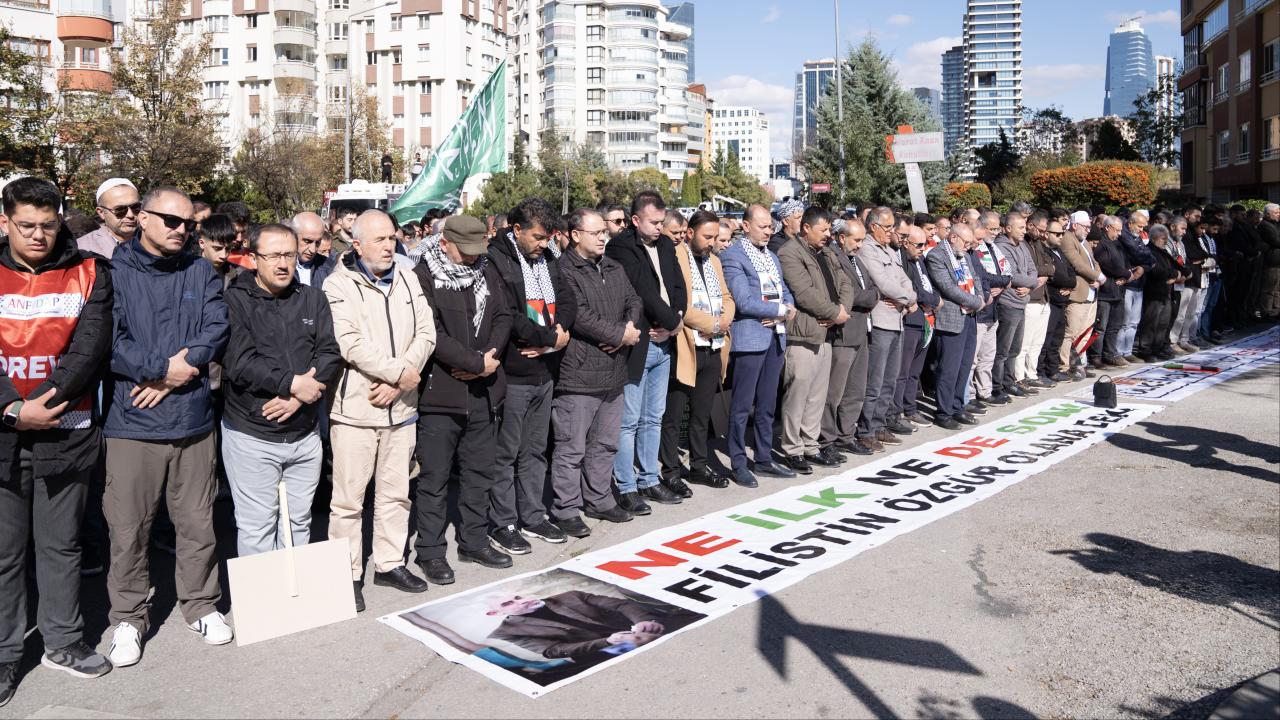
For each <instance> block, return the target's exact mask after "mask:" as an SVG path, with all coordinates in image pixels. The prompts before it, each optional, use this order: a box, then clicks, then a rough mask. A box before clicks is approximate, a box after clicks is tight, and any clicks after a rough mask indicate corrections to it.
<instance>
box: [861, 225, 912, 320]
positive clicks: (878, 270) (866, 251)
mask: <svg viewBox="0 0 1280 720" xmlns="http://www.w3.org/2000/svg"><path fill="white" fill-rule="evenodd" d="M858 259H859V260H861V261H862V268H863V269H864V270H866V271H867V275H868V276H870V278H871V282H873V283H875V286H876V289H877V290H879V291H880V297H881V298H883V299H885V300H892V301H894V302H895V303H898V304H899V305H902V306H903V307H900V308H891V307H889V306H888V305H885V304H884V303H880V304H878V305H876V307H875V309H874V310H872V311H871V324H872V326H873V327H878V328H880V329H882V330H901V329H902V316H903V315H906V314H907V306H909V305H911V304H912V303H914V302H915V301H916V291H915V288H913V287H912V286H911V280H910V279H908V278H907V274H906V273H905V272H903V271H902V256H901V255H899V254H898V251H897V250H895V249H893V248H891V247H882V246H881V245H880V244H879V243H877V242H875V241H874V240H870V239H868V240H867V241H866V242H864V243H862V247H861V248H858Z"/></svg>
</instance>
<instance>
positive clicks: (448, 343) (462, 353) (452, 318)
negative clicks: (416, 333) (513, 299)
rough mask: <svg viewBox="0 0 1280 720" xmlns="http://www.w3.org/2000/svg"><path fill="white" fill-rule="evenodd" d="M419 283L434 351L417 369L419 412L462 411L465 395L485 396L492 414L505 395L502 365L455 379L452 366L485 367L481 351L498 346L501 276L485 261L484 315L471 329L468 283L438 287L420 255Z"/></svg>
mask: <svg viewBox="0 0 1280 720" xmlns="http://www.w3.org/2000/svg"><path fill="white" fill-rule="evenodd" d="M413 272H414V274H416V275H417V276H418V282H420V283H421V284H422V294H423V295H426V297H427V304H429V305H430V306H431V311H432V313H433V314H434V315H435V322H436V350H435V352H434V353H432V354H431V359H430V360H428V361H427V366H426V367H425V368H424V369H423V371H422V393H421V395H419V396H418V411H419V412H424V413H446V414H455V415H456V414H465V413H466V412H467V408H468V400H469V398H470V396H477V397H484V396H486V395H487V396H488V398H489V408H490V409H491V410H492V411H493V412H494V413H497V412H498V409H499V408H501V407H502V403H503V401H504V400H506V397H507V381H506V374H505V373H504V372H503V368H502V365H501V364H499V365H498V369H497V370H496V371H495V372H494V373H493V374H492V375H490V376H488V377H480V378H476V379H475V380H459V379H457V378H455V377H454V376H453V375H452V373H451V371H453V370H462V371H465V372H469V373H475V374H479V373H482V372H484V355H485V353H487V352H489V351H490V350H497V351H498V358H499V363H501V353H502V349H503V348H504V347H506V345H507V338H508V337H509V336H510V334H511V303H510V301H509V300H508V299H507V295H506V291H505V290H503V287H502V278H501V277H499V276H498V272H497V271H496V270H495V269H494V267H493V263H489V262H486V263H485V268H484V279H485V282H486V283H488V286H489V299H488V300H487V301H486V302H485V306H484V317H483V318H482V319H481V320H480V328H479V330H477V329H476V326H475V323H474V322H473V321H472V319H473V318H474V317H475V313H476V296H475V293H474V292H473V291H472V289H471V288H464V289H462V290H449V289H448V288H437V287H436V286H435V280H434V276H433V275H432V274H431V266H430V265H428V264H427V262H426V261H425V260H423V261H422V262H420V263H418V264H417V266H416V267H414V268H413Z"/></svg>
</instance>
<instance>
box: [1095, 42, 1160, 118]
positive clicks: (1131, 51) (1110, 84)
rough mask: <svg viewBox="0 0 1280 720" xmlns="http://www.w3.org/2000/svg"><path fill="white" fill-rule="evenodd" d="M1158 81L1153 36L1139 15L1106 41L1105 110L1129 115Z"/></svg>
mask: <svg viewBox="0 0 1280 720" xmlns="http://www.w3.org/2000/svg"><path fill="white" fill-rule="evenodd" d="M1155 84H1156V64H1155V60H1154V59H1153V58H1152V56H1151V40H1150V39H1149V38H1147V34H1146V33H1145V32H1143V30H1142V25H1141V24H1139V23H1138V21H1137V20H1136V19H1134V20H1129V21H1127V22H1124V23H1122V24H1121V25H1120V26H1119V27H1117V28H1116V29H1115V30H1114V31H1112V33H1111V41H1110V43H1109V44H1108V45H1107V78H1106V86H1105V90H1106V95H1105V96H1104V98H1103V101H1102V114H1103V115H1104V116H1106V115H1118V116H1120V117H1129V116H1130V115H1132V114H1133V102H1134V101H1135V100H1137V99H1138V98H1139V97H1141V96H1142V95H1145V94H1147V91H1149V90H1150V89H1151V88H1153V87H1155Z"/></svg>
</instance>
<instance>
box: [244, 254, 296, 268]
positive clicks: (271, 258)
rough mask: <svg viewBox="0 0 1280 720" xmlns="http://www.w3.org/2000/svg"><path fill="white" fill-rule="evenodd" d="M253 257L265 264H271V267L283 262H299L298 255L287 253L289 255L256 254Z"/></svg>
mask: <svg viewBox="0 0 1280 720" xmlns="http://www.w3.org/2000/svg"><path fill="white" fill-rule="evenodd" d="M253 256H254V257H256V258H258V259H259V260H261V261H263V262H265V263H268V264H270V265H275V264H276V263H278V262H280V261H281V260H287V261H289V262H293V261H294V260H297V259H298V253H296V252H287V253H254V254H253Z"/></svg>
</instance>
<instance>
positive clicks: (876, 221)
mask: <svg viewBox="0 0 1280 720" xmlns="http://www.w3.org/2000/svg"><path fill="white" fill-rule="evenodd" d="M867 221H868V223H869V224H870V229H871V240H872V242H866V243H863V244H862V247H861V248H860V249H859V250H858V259H859V260H860V261H862V266H863V269H865V270H866V271H867V275H868V276H869V277H870V278H871V282H872V284H874V285H875V287H876V289H877V290H879V291H880V297H881V300H880V303H879V304H877V305H876V307H875V309H874V310H872V311H871V337H870V339H869V341H868V347H869V351H870V352H869V354H868V356H867V361H868V364H867V399H866V401H865V402H864V403H863V405H862V415H861V417H859V419H858V444H859V445H862V446H863V448H864V449H867V450H870V451H872V452H878V451H881V450H884V446H885V445H886V444H887V445H900V444H902V440H901V439H900V438H898V436H897V435H894V434H893V433H891V432H889V431H888V430H887V429H886V428H885V422H886V419H887V418H888V414H889V408H890V406H892V405H893V394H894V390H895V389H896V388H897V384H898V373H899V371H900V370H901V367H902V329H903V324H902V319H903V317H904V316H905V315H907V314H908V313H911V312H914V311H915V310H916V291H915V288H914V287H913V286H912V285H911V279H910V278H908V277H907V274H906V273H905V272H904V271H903V269H902V255H901V254H900V253H899V252H898V250H897V249H896V248H895V247H894V243H895V242H896V241H897V238H898V234H897V232H895V230H894V227H895V223H894V217H893V211H892V210H890V209H889V208H887V207H878V208H876V209H875V210H872V211H871V214H870V215H868V216H867Z"/></svg>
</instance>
